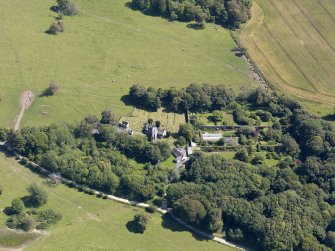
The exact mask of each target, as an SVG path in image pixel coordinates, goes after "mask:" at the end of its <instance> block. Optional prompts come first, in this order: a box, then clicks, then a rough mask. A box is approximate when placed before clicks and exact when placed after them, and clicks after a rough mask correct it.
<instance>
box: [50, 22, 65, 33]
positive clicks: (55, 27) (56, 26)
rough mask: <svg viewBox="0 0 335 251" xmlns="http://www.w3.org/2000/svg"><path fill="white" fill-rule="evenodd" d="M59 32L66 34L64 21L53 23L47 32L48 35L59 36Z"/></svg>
mask: <svg viewBox="0 0 335 251" xmlns="http://www.w3.org/2000/svg"><path fill="white" fill-rule="evenodd" d="M59 32H64V22H63V21H62V20H57V21H56V22H53V23H51V25H50V28H49V29H48V30H47V33H48V34H52V35H57V34H58V33H59Z"/></svg>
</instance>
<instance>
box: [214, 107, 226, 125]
mask: <svg viewBox="0 0 335 251" xmlns="http://www.w3.org/2000/svg"><path fill="white" fill-rule="evenodd" d="M223 118H224V115H223V113H222V112H221V111H217V110H216V111H213V115H212V116H211V119H212V120H213V121H214V122H215V124H217V123H219V122H222V121H223Z"/></svg>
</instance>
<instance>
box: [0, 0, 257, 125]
mask: <svg viewBox="0 0 335 251" xmlns="http://www.w3.org/2000/svg"><path fill="white" fill-rule="evenodd" d="M75 2H76V3H77V5H78V6H79V7H80V9H81V13H80V14H79V15H78V16H75V17H65V18H64V22H65V32H64V33H62V34H59V35H57V36H54V35H47V34H46V33H44V31H46V30H47V29H48V28H49V26H50V24H51V22H53V21H54V17H55V16H56V14H55V13H54V12H52V11H51V10H49V9H50V7H51V6H52V5H54V4H55V1H54V0H45V1H40V0H25V1H21V0H11V1H0V16H1V24H0V32H1V36H0V58H1V60H2V61H1V62H3V63H2V64H1V65H0V96H1V102H0V111H1V112H0V125H2V126H8V127H12V126H13V124H14V119H15V116H16V114H17V113H18V112H19V98H20V94H21V93H22V91H24V90H32V91H33V93H35V95H36V96H38V95H39V94H40V93H41V92H43V91H44V90H45V89H46V88H47V87H48V85H49V83H50V81H51V80H55V81H57V82H58V83H59V87H60V88H59V92H58V93H57V94H56V95H54V96H52V97H43V98H41V97H38V98H36V100H35V102H34V103H33V105H32V106H31V108H30V109H29V111H27V113H26V115H25V117H24V119H23V125H45V124H49V123H50V122H57V121H78V120H80V119H82V118H83V117H84V116H86V115H87V114H97V115H98V114H100V112H101V111H102V110H103V109H105V108H110V109H113V110H114V111H115V112H116V113H117V114H118V115H120V116H125V115H127V114H131V112H132V107H130V106H125V105H124V104H123V102H122V101H121V100H120V99H121V97H122V96H123V95H125V94H127V92H128V89H129V87H130V86H131V85H132V84H134V83H140V84H144V85H146V86H153V87H157V88H158V87H162V88H168V87H170V86H176V87H180V88H181V87H184V86H187V85H189V84H190V83H208V84H218V83H223V84H227V85H228V86H230V87H231V88H233V89H234V90H235V91H238V90H239V89H240V87H244V88H251V87H253V86H255V85H256V83H255V81H254V80H253V79H252V78H251V77H250V75H249V72H248V69H247V64H246V63H245V61H244V60H243V59H241V58H238V57H236V56H235V55H234V53H233V52H231V49H232V48H234V47H235V46H236V45H235V43H234V42H233V40H232V39H231V37H230V35H229V32H228V31H227V30H225V29H223V28H218V29H214V28H213V25H212V24H208V25H207V27H206V29H205V30H201V31H196V30H192V29H188V28H187V27H186V25H187V24H186V23H179V22H168V21H167V20H165V19H162V18H160V17H151V16H146V15H143V14H142V13H140V12H138V11H133V10H131V9H130V8H128V7H126V6H125V4H126V3H127V2H128V0H99V1H92V0H76V1H75Z"/></svg>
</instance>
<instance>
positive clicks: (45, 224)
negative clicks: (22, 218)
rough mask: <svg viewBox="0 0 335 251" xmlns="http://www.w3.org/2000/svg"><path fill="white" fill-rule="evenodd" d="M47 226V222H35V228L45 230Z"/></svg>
mask: <svg viewBox="0 0 335 251" xmlns="http://www.w3.org/2000/svg"><path fill="white" fill-rule="evenodd" d="M48 227H49V225H48V224H47V223H45V222H41V223H39V224H37V226H36V229H38V230H45V229H47V228H48Z"/></svg>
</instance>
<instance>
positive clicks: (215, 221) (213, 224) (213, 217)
mask: <svg viewBox="0 0 335 251" xmlns="http://www.w3.org/2000/svg"><path fill="white" fill-rule="evenodd" d="M222 227H223V221H222V210H221V209H220V208H212V209H210V210H209V212H208V213H207V229H208V231H209V232H211V233H215V232H217V231H219V230H220V229H221V228H222Z"/></svg>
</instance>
